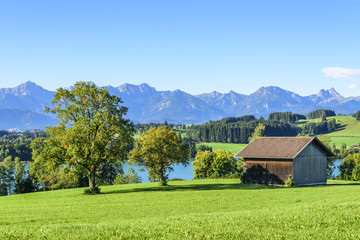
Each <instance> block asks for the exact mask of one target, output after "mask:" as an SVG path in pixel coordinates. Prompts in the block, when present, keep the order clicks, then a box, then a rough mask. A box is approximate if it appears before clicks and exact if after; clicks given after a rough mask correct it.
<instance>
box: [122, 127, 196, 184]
mask: <svg viewBox="0 0 360 240" xmlns="http://www.w3.org/2000/svg"><path fill="white" fill-rule="evenodd" d="M189 152H190V151H189V147H188V146H186V145H185V144H183V143H182V142H181V139H180V138H179V136H178V135H176V133H175V132H174V131H173V130H172V129H171V128H168V127H167V126H160V127H157V128H156V127H152V128H150V129H149V130H148V131H146V132H145V133H143V134H141V135H140V137H139V139H138V140H137V141H136V143H135V147H134V149H133V150H131V151H130V158H129V159H130V163H132V164H137V165H139V166H144V167H145V168H146V169H148V174H149V178H150V179H151V180H152V181H156V180H158V181H160V183H161V185H167V180H168V172H170V171H173V170H174V169H173V167H172V164H175V163H176V164H180V163H181V164H183V165H184V166H186V165H187V164H188V163H189Z"/></svg>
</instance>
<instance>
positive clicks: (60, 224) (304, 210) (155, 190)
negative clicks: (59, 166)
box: [0, 179, 360, 239]
mask: <svg viewBox="0 0 360 240" xmlns="http://www.w3.org/2000/svg"><path fill="white" fill-rule="evenodd" d="M337 183H339V182H337ZM340 183H341V182H340ZM169 184H170V186H168V187H160V186H159V185H158V183H144V184H129V185H116V186H104V187H101V189H102V192H103V194H100V195H96V196H88V195H83V194H82V192H83V189H81V188H80V189H70V190H57V191H49V192H38V193H30V194H20V195H14V196H6V197H0V206H1V217H0V223H1V224H0V238H1V239H360V231H359V214H358V213H359V212H360V204H359V199H360V191H358V188H359V185H326V186H312V187H299V188H283V187H270V186H261V185H244V184H239V180H238V179H227V180H221V179H210V180H196V181H176V182H173V181H170V182H169Z"/></svg>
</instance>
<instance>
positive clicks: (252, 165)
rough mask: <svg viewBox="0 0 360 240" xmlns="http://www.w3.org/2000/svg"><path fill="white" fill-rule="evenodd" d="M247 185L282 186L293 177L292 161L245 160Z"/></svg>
mask: <svg viewBox="0 0 360 240" xmlns="http://www.w3.org/2000/svg"><path fill="white" fill-rule="evenodd" d="M244 172H246V173H245V183H253V184H254V183H255V184H278V185H282V184H284V182H285V181H286V180H287V179H288V175H291V176H293V162H292V160H278V159H266V160H264V159H251V160H250V159H245V161H244Z"/></svg>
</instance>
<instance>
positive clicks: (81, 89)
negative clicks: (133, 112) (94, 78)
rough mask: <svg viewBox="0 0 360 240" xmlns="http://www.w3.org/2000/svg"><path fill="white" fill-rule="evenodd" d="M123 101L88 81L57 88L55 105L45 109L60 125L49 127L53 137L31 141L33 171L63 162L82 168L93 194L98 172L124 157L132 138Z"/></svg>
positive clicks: (52, 167) (46, 168)
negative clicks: (69, 87)
mask: <svg viewBox="0 0 360 240" xmlns="http://www.w3.org/2000/svg"><path fill="white" fill-rule="evenodd" d="M121 103H122V101H121V99H120V98H119V97H117V96H114V95H110V93H109V91H108V90H106V89H105V88H100V89H99V88H97V87H96V86H95V85H94V84H91V83H87V82H77V83H76V84H75V85H74V87H73V89H71V90H68V89H65V88H59V89H57V91H56V93H55V95H54V100H53V101H52V102H51V104H52V108H45V112H46V113H52V114H55V115H56V117H57V118H58V120H59V126H54V127H49V128H48V129H47V131H46V133H47V134H48V135H49V136H50V137H48V138H45V139H36V140H34V141H33V142H32V148H33V158H34V164H32V166H31V167H32V169H31V170H32V172H35V173H37V174H38V177H41V174H42V173H43V172H44V171H48V170H50V171H53V170H55V168H57V167H58V166H59V165H61V164H64V165H66V166H67V167H69V168H71V167H80V168H82V169H84V170H85V171H87V173H88V178H89V188H90V192H91V193H92V192H93V190H94V188H95V187H96V180H95V179H96V171H97V170H98V169H99V168H100V167H101V166H102V165H103V164H105V163H114V162H116V161H118V160H123V159H124V158H125V157H126V155H127V154H126V149H127V147H128V145H129V144H130V143H131V142H132V141H133V138H132V134H133V132H134V127H133V124H132V123H131V122H130V120H128V119H125V118H124V115H126V113H127V108H126V107H124V106H121V105H120V104H121ZM44 166H45V167H44Z"/></svg>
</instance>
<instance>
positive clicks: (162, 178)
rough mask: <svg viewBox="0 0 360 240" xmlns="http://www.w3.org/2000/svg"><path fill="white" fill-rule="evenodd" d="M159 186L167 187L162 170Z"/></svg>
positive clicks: (162, 170)
mask: <svg viewBox="0 0 360 240" xmlns="http://www.w3.org/2000/svg"><path fill="white" fill-rule="evenodd" d="M159 175H160V179H159V180H160V184H161V186H166V185H167V181H166V178H165V176H164V175H165V174H164V169H163V168H162V169H161V170H160V174H159Z"/></svg>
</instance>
